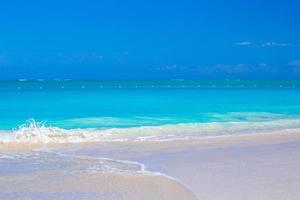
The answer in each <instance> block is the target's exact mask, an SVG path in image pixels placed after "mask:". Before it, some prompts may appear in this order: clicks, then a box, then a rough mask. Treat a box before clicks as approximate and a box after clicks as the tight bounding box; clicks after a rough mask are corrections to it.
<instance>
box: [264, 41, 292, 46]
mask: <svg viewBox="0 0 300 200" xmlns="http://www.w3.org/2000/svg"><path fill="white" fill-rule="evenodd" d="M261 46H262V47H288V46H292V45H291V44H289V43H280V42H266V43H263V44H262V45H261Z"/></svg>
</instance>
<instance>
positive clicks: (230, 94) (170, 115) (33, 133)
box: [0, 80, 300, 143]
mask: <svg viewBox="0 0 300 200" xmlns="http://www.w3.org/2000/svg"><path fill="white" fill-rule="evenodd" d="M299 91H300V82H299V81H184V80H173V81H71V80H53V81H41V80H40V81H26V80H21V81H1V82H0V97H1V98H0V142H11V141H21V142H30V141H31V142H47V143H49V142H56V143H62V142H63V143H68V142H86V141H110V140H117V141H122V140H125V141H127V140H161V139H172V138H185V137H199V136H217V135H231V134H244V133H251V132H259V131H268V130H270V131H272V130H274V129H276V130H277V129H287V128H298V127H300V120H299V119H300V92H299Z"/></svg>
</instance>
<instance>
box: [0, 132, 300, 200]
mask: <svg viewBox="0 0 300 200" xmlns="http://www.w3.org/2000/svg"><path fill="white" fill-rule="evenodd" d="M0 151H1V153H2V154H5V155H6V156H7V160H9V158H8V156H14V155H19V156H20V155H23V156H24V155H30V154H32V155H31V156H30V158H27V159H19V160H18V162H17V163H18V165H12V163H9V162H8V163H7V165H6V167H7V168H6V169H4V168H5V164H4V165H3V162H2V165H1V166H0V168H1V171H2V173H1V176H0V197H1V198H2V199H52V198H55V199H217V200H218V199H220V200H227V199H259V200H260V199H261V200H268V199H275V200H277V199H278V200H281V199H299V198H300V192H299V190H298V188H299V185H300V160H299V158H300V135H299V129H290V130H284V131H275V132H272V133H266V134H251V135H242V136H224V137H222V136H220V137H211V138H201V139H186V140H172V141H159V142H157V141H155V142H153V141H139V142H102V143H101V142H100V143H99V142H97V143H80V144H48V145H45V144H40V145H38V144H35V145H31V144H27V145H24V146H23V148H19V146H18V145H13V144H6V145H2V147H0ZM4 152H5V153H4ZM9 152H11V153H9ZM33 154H34V156H33ZM62 156H63V158H62ZM3 160H4V158H2V159H1V161H3ZM99 161H100V162H99ZM97 163H98V164H97ZM99 163H100V164H99ZM103 166H106V167H103ZM3 171H5V173H4V172H3Z"/></svg>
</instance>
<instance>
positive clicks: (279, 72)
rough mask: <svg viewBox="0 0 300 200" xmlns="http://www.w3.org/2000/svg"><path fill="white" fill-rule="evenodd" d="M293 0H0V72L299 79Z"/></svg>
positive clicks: (298, 26)
mask: <svg viewBox="0 0 300 200" xmlns="http://www.w3.org/2000/svg"><path fill="white" fill-rule="evenodd" d="M299 10H300V1H299V0H277V1H276V0H273V1H269V0H235V1H234V0H226V1H224V0H184V1H183V0H181V1H179V0H151V1H141V0H122V1H121V0H119V1H117V0H43V1H40V0H26V1H24V0H3V1H1V2H0V79H5V80H7V79H300V20H299V19H300V12H299Z"/></svg>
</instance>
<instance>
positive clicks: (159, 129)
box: [0, 118, 300, 143]
mask: <svg viewBox="0 0 300 200" xmlns="http://www.w3.org/2000/svg"><path fill="white" fill-rule="evenodd" d="M291 128H300V119H299V118H293V119H275V120H271V121H256V122H253V121H252V122H247V121H243V122H241V121H240V122H209V123H180V124H172V125H161V126H140V127H130V128H106V129H98V128H84V129H62V128H59V127H51V126H46V125H45V123H42V122H36V121H35V120H34V119H30V120H28V121H27V122H26V123H25V124H23V125H21V126H20V127H19V128H18V129H15V130H10V131H5V130H3V131H0V143H10V142H20V143H81V142H106V141H145V140H146V141H148V140H150V141H162V140H173V139H187V138H199V137H209V136H224V135H242V134H251V133H261V132H268V131H274V130H284V129H291Z"/></svg>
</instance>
